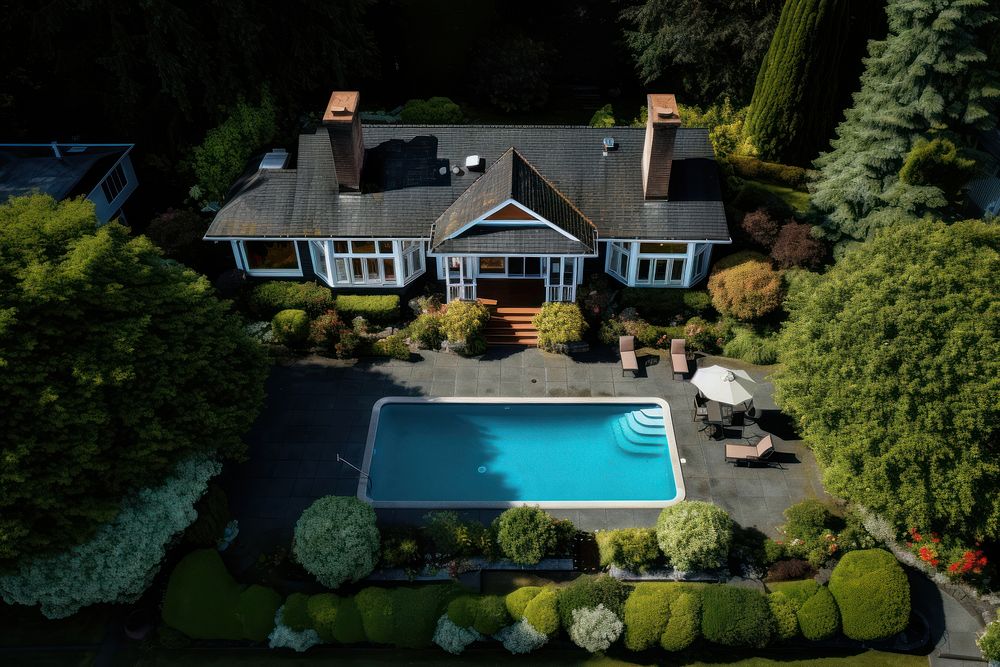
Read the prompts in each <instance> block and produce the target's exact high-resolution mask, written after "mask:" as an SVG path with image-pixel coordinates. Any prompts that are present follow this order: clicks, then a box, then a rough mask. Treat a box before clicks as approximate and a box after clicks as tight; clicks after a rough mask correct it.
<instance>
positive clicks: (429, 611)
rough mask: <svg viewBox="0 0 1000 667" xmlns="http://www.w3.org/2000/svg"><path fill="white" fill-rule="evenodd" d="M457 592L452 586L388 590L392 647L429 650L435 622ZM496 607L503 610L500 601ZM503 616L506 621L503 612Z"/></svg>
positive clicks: (504, 612)
mask: <svg viewBox="0 0 1000 667" xmlns="http://www.w3.org/2000/svg"><path fill="white" fill-rule="evenodd" d="M458 590H460V589H459V587H457V586H455V585H452V584H444V585H430V586H420V587H418V588H394V589H392V616H393V628H394V631H393V639H392V643H393V644H394V645H396V646H399V647H402V648H423V647H425V646H430V645H431V640H432V638H433V637H434V630H435V629H436V628H437V622H438V619H439V618H441V614H442V613H443V612H444V610H445V609H446V608H447V605H448V603H449V602H450V600H451V599H452V597H453V596H454V595H455V594H456V592H457V591H458ZM500 606H501V607H503V599H502V598H500ZM503 616H504V618H505V619H506V617H507V610H506V609H504V610H503ZM478 621H479V619H478V617H477V622H478ZM484 626H485V624H484ZM497 629H498V630H499V627H498V628H497Z"/></svg>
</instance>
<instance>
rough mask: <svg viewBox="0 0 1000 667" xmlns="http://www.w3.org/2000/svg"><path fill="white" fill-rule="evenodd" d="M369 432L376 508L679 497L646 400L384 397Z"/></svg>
mask: <svg viewBox="0 0 1000 667" xmlns="http://www.w3.org/2000/svg"><path fill="white" fill-rule="evenodd" d="M390 400H391V399H390ZM639 400H641V399H639ZM373 429H374V437H372V436H371V435H370V444H369V447H370V456H368V457H366V463H367V471H368V474H369V482H368V484H367V495H368V497H369V498H370V499H371V500H373V501H374V502H375V503H376V504H378V503H382V502H390V503H397V502H398V503H407V504H408V503H412V504H413V505H414V506H419V505H420V504H421V503H430V505H429V506H441V505H444V504H448V503H456V506H460V505H462V504H466V503H471V504H476V503H483V504H488V503H499V504H502V503H504V502H541V503H547V502H554V503H559V502H571V503H576V502H583V503H588V502H594V503H595V504H600V503H602V502H608V501H612V502H615V501H640V502H642V501H646V502H668V501H671V500H674V499H676V497H677V495H678V484H677V482H676V480H675V479H674V477H675V475H674V471H675V468H676V466H677V463H676V458H677V457H676V455H674V456H671V452H670V447H671V443H669V442H668V441H667V432H666V429H665V426H664V418H663V413H662V408H661V407H660V405H657V404H654V403H642V402H638V403H603V402H601V403H544V402H543V403H473V402H469V403H461V402H448V403H436V402H428V403H423V402H419V403H394V402H387V403H384V404H382V405H381V406H380V408H379V409H378V410H377V422H376V423H374V424H373ZM678 474H679V473H678ZM425 506H428V505H425Z"/></svg>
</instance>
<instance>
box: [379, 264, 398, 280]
mask: <svg viewBox="0 0 1000 667" xmlns="http://www.w3.org/2000/svg"><path fill="white" fill-rule="evenodd" d="M382 269H383V275H384V276H385V282H387V283H394V282H396V260H394V259H383V260H382Z"/></svg>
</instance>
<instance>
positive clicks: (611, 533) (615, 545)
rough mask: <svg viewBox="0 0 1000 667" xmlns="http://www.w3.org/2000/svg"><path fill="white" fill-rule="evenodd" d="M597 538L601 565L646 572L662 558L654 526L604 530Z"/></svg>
mask: <svg viewBox="0 0 1000 667" xmlns="http://www.w3.org/2000/svg"><path fill="white" fill-rule="evenodd" d="M595 538H596V539H597V549H598V552H599V554H600V558H601V567H609V566H611V565H616V566H618V567H620V568H623V569H625V570H630V571H632V572H644V571H646V570H648V569H649V568H651V567H654V566H655V565H656V564H657V563H658V562H659V560H660V547H659V545H657V543H656V531H655V530H653V529H652V528H623V529H621V530H602V531H599V532H598V533H596V534H595Z"/></svg>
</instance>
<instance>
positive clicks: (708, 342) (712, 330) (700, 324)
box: [684, 317, 719, 353]
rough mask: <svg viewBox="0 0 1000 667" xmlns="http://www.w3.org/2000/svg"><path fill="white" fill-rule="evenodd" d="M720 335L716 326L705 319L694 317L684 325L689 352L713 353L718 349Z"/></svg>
mask: <svg viewBox="0 0 1000 667" xmlns="http://www.w3.org/2000/svg"><path fill="white" fill-rule="evenodd" d="M718 339H719V333H718V331H717V330H716V327H715V325H714V324H712V323H711V322H709V321H708V320H706V319H705V318H703V317H692V318H691V319H689V320H688V321H687V323H686V324H685V325H684V340H685V341H686V342H687V349H688V351H699V352H707V353H712V352H714V351H715V349H716V347H717V342H716V341H718Z"/></svg>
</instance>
